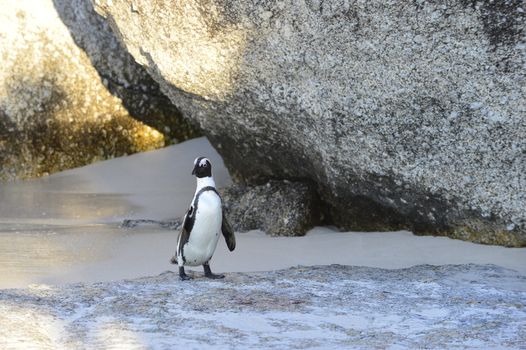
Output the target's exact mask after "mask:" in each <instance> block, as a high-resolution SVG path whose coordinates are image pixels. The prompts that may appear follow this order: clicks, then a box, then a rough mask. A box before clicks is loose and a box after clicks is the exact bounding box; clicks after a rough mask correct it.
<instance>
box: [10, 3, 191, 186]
mask: <svg viewBox="0 0 526 350" xmlns="http://www.w3.org/2000/svg"><path fill="white" fill-rule="evenodd" d="M65 3H66V2H64V1H59V0H57V1H55V4H54V3H53V2H52V1H51V0H44V1H39V3H38V6H35V4H34V3H33V2H32V1H0V5H1V7H2V12H1V14H0V38H1V40H0V41H1V45H0V57H2V65H1V66H0V180H4V179H15V178H28V177H35V176H40V175H44V174H47V173H51V172H55V171H59V170H63V169H68V168H72V167H76V166H81V165H84V164H87V163H91V162H93V161H96V160H100V159H106V158H111V157H115V156H119V155H125V154H128V153H133V152H138V151H145V150H150V149H154V148H159V147H162V146H164V145H165V144H166V143H170V142H171V140H172V138H183V137H181V136H180V134H177V132H178V131H181V130H183V131H184V130H185V124H183V125H182V126H181V129H179V130H176V129H175V128H174V127H173V126H174V124H176V123H177V122H178V119H177V117H178V116H179V115H180V113H179V112H178V111H177V109H176V108H175V107H174V106H173V105H172V104H171V103H170V102H169V100H168V99H167V98H165V97H163V98H159V97H152V96H154V95H156V94H157V95H161V94H160V93H159V92H158V90H159V88H158V85H157V84H156V83H155V82H154V81H153V80H152V79H151V78H150V77H149V76H148V75H147V73H146V72H145V71H144V69H143V68H142V67H141V66H139V65H138V64H137V63H135V61H134V60H133V59H132V58H131V56H129V54H127V53H126V51H124V50H122V49H120V46H119V45H120V44H119V42H118V41H117V39H116V38H115V37H114V36H113V34H112V32H111V31H110V30H108V27H107V24H105V23H104V22H103V21H102V20H101V19H100V16H99V15H97V14H96V13H95V12H94V11H93V9H92V10H91V12H90V11H89V7H91V5H90V4H89V3H88V2H80V1H76V2H74V3H73V4H72V3H71V2H67V3H68V6H66V4H65ZM54 5H55V6H56V7H55V6H54ZM57 9H60V10H61V11H62V13H61V16H62V17H63V19H64V23H67V24H68V25H70V28H68V27H66V25H65V24H64V23H63V21H62V19H61V17H60V16H59V13H58V12H57ZM74 10H76V11H77V12H74ZM68 16H69V17H68ZM73 18H74V20H73ZM70 19H71V21H68V20H70ZM73 23H75V25H76V26H77V27H74V26H73ZM75 28H77V29H78V31H77V32H76V31H75V30H74V29H75ZM80 28H82V30H83V31H84V32H85V33H90V34H94V33H97V35H96V36H95V37H94V38H93V39H94V41H93V42H94V43H97V45H98V52H99V56H90V55H87V54H86V52H85V51H83V49H82V48H79V46H78V45H77V42H79V43H84V41H83V40H82V38H80V37H78V36H75V35H73V37H72V35H71V34H74V33H78V32H79V31H81V30H80ZM126 55H128V56H126ZM102 57H104V58H105V61H104V62H103V60H102ZM104 64H106V66H104ZM94 65H96V66H97V68H98V69H100V72H104V71H105V72H106V73H103V74H101V73H100V72H98V71H97V70H96V69H95V68H94ZM110 68H112V69H118V70H119V73H118V74H112V71H111V69H110ZM101 77H102V78H101ZM168 117H170V118H173V121H172V122H171V123H165V121H166V120H167V118H168ZM179 119H180V116H179ZM152 120H156V122H155V123H150V122H151V121H152ZM141 121H142V122H141ZM143 122H144V123H143ZM145 123H147V124H149V125H147V124H145ZM163 125H164V126H163ZM150 126H153V127H154V128H152V127H150ZM164 127H170V128H171V129H169V130H165V129H164ZM156 128H158V129H159V130H156Z"/></svg>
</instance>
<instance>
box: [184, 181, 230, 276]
mask: <svg viewBox="0 0 526 350" xmlns="http://www.w3.org/2000/svg"><path fill="white" fill-rule="evenodd" d="M196 207H197V208H195V209H196V212H195V221H194V226H193V227H192V231H191V233H190V237H189V239H188V242H187V243H186V244H185V246H184V258H185V262H186V263H185V265H191V266H197V265H202V264H204V263H206V262H207V261H208V260H210V259H211V258H212V255H213V254H214V251H215V249H216V246H217V241H218V240H219V235H220V233H221V223H222V221H223V215H222V209H221V199H220V198H219V196H218V195H217V193H215V192H214V191H206V192H203V193H201V195H200V196H199V199H198V202H197V206H196Z"/></svg>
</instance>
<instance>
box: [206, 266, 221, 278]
mask: <svg viewBox="0 0 526 350" xmlns="http://www.w3.org/2000/svg"><path fill="white" fill-rule="evenodd" d="M203 269H204V270H205V277H206V278H210V279H213V280H218V279H221V278H225V275H216V274H215V273H212V270H210V265H208V264H204V265H203Z"/></svg>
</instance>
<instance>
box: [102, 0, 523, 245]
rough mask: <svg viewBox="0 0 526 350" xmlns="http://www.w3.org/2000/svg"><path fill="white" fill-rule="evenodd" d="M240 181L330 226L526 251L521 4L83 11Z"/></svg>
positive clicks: (115, 2)
mask: <svg viewBox="0 0 526 350" xmlns="http://www.w3.org/2000/svg"><path fill="white" fill-rule="evenodd" d="M92 3H93V4H94V6H95V7H96V10H97V11H98V12H99V13H100V14H101V15H103V16H104V17H106V18H107V21H108V23H109V24H110V26H111V28H112V29H113V31H114V32H115V33H118V36H119V39H120V40H121V41H122V43H124V45H125V46H126V48H127V49H128V50H129V52H130V53H131V54H132V55H133V57H134V58H135V60H136V61H137V62H139V63H140V64H142V65H144V66H145V67H146V69H147V70H148V72H149V73H150V74H151V75H152V76H153V77H154V78H155V79H156V80H157V81H158V82H159V84H160V86H161V88H162V89H163V91H164V92H165V93H166V94H167V95H168V96H169V97H170V99H171V100H172V101H173V102H174V103H175V104H176V105H177V106H178V108H180V109H181V111H182V112H183V113H184V114H185V115H187V116H188V117H190V118H192V119H194V120H196V121H198V122H199V123H200V125H201V126H202V128H203V130H204V132H205V133H206V135H207V136H208V138H209V139H210V140H211V142H212V143H213V144H214V146H215V147H217V149H218V150H219V152H220V153H221V155H222V156H223V158H224V160H225V163H226V164H227V166H228V168H229V170H230V171H231V173H232V174H233V175H234V177H235V178H237V179H238V180H243V181H245V182H252V183H264V182H266V181H267V180H268V179H275V178H289V179H308V180H310V181H313V182H314V183H316V184H317V186H318V192H319V194H320V195H321V197H322V199H323V200H324V201H325V203H327V205H328V207H329V208H328V209H329V212H330V214H331V219H332V220H333V222H334V223H335V224H337V225H339V226H343V227H346V228H350V229H358V230H378V229H399V228H408V229H411V230H413V231H414V232H416V233H423V234H429V233H431V234H439V235H448V236H451V237H456V238H461V239H466V240H471V241H475V242H481V243H489V244H502V245H507V246H524V245H526V217H525V213H526V191H525V190H524V189H525V187H526V182H525V178H524V174H525V173H526V153H525V151H524V150H525V149H526V138H525V137H524V135H526V123H524V115H525V113H526V103H525V86H526V82H525V74H526V73H525V72H526V70H525V69H524V66H525V64H526V44H525V39H524V36H525V30H524V29H525V26H526V20H525V9H524V6H522V5H521V4H522V3H521V2H520V1H480V2H476V1H460V0H458V1H452V2H451V1H450V2H447V3H442V2H424V1H415V2H411V3H406V2H400V1H387V2H386V1H352V2H351V1H347V0H327V1H310V0H309V1H280V2H273V1H260V2H257V3H256V2H252V1H248V2H247V1H238V0H229V1H219V0H207V1H176V0H172V1H170V0H156V1H150V0H134V1H128V0H112V1H110V0H93V1H92Z"/></svg>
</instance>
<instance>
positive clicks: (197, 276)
mask: <svg viewBox="0 0 526 350" xmlns="http://www.w3.org/2000/svg"><path fill="white" fill-rule="evenodd" d="M186 275H187V276H188V279H184V280H183V279H181V277H180V276H179V273H178V272H177V271H172V270H166V271H164V272H161V273H160V274H159V277H166V278H170V279H172V278H173V279H175V280H177V281H178V282H181V283H188V282H192V281H207V282H214V281H216V282H217V281H230V280H231V277H230V278H229V275H228V274H224V273H222V274H221V276H223V277H221V278H210V277H207V276H206V275H205V273H204V272H203V271H199V270H186Z"/></svg>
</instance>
